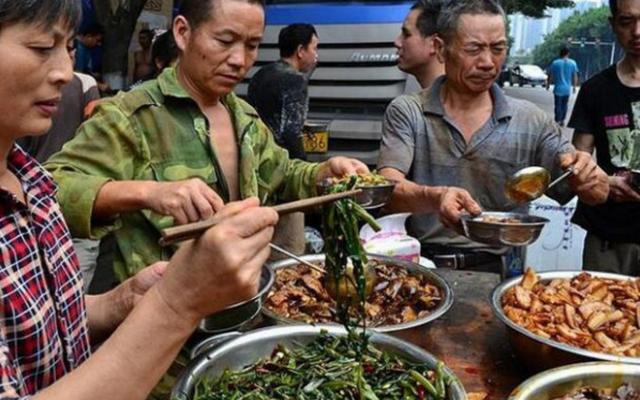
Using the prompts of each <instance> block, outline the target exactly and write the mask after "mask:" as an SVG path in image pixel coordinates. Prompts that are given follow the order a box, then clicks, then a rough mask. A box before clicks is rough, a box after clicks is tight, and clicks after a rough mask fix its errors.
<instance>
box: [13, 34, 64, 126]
mask: <svg viewBox="0 0 640 400" xmlns="http://www.w3.org/2000/svg"><path fill="white" fill-rule="evenodd" d="M72 37H73V33H72V32H70V31H69V30H68V28H67V27H66V26H65V25H64V24H63V23H58V24H56V25H54V26H53V28H52V29H44V28H43V27H42V26H39V25H28V24H23V23H17V24H12V25H8V26H6V27H3V28H2V29H0V135H1V136H3V137H4V138H7V137H9V138H12V139H17V138H19V137H22V136H27V135H36V134H42V133H45V132H46V131H47V130H49V128H50V127H51V118H52V117H53V115H54V114H55V113H56V111H57V109H58V104H59V102H60V96H61V89H62V86H63V85H65V84H66V83H68V82H69V81H70V80H71V79H72V77H73V68H72V63H71V55H70V45H71V43H72V42H71V40H72Z"/></svg>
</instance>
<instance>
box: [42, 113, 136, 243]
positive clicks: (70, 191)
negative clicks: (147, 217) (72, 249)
mask: <svg viewBox="0 0 640 400" xmlns="http://www.w3.org/2000/svg"><path fill="white" fill-rule="evenodd" d="M134 132H135V129H134V128H133V127H132V126H131V123H130V120H129V119H128V118H127V117H126V115H125V114H124V113H123V112H122V111H121V110H120V109H119V108H118V106H117V105H116V104H115V103H114V102H111V101H107V102H102V103H101V104H100V105H98V107H97V108H96V111H95V113H94V116H93V117H92V118H90V119H89V120H88V121H86V122H85V123H84V124H82V125H81V126H80V128H79V129H78V132H77V134H76V136H75V138H74V139H72V140H71V141H69V142H68V143H67V144H65V146H64V147H63V148H62V150H61V151H60V152H58V153H56V154H54V155H53V156H52V157H51V158H50V159H49V160H48V161H47V163H46V164H45V168H47V170H49V171H50V172H51V173H52V175H53V177H54V179H55V180H56V182H57V183H58V186H59V190H58V201H59V202H60V205H61V206H62V211H63V213H64V216H65V219H66V221H67V223H68V225H69V228H70V230H71V233H72V235H73V236H74V237H89V238H93V239H99V238H101V237H102V236H104V235H106V234H107V233H109V232H111V231H113V230H114V229H117V228H118V227H119V221H118V220H117V218H116V219H115V220H112V221H102V222H101V223H96V221H93V220H92V211H93V205H94V202H95V200H96V196H97V195H98V192H99V191H100V188H101V187H102V186H103V185H104V184H105V183H107V182H109V181H111V180H130V179H132V178H133V176H134V174H135V169H136V163H137V162H139V161H140V156H139V155H140V153H139V151H138V147H139V141H138V139H137V137H136V135H135V133H134Z"/></svg>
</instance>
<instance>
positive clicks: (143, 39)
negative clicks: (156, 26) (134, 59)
mask: <svg viewBox="0 0 640 400" xmlns="http://www.w3.org/2000/svg"><path fill="white" fill-rule="evenodd" d="M138 43H140V47H142V48H143V49H148V48H149V47H151V34H150V33H149V32H140V34H139V35H138Z"/></svg>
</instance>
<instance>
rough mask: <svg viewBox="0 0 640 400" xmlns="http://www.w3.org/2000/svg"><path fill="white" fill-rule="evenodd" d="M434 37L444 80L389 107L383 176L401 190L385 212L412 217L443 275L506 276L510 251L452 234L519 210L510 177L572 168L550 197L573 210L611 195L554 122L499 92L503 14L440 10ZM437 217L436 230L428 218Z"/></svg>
mask: <svg viewBox="0 0 640 400" xmlns="http://www.w3.org/2000/svg"><path fill="white" fill-rule="evenodd" d="M438 35H439V37H438V39H437V40H438V43H439V57H441V59H442V60H444V62H445V71H446V73H445V76H443V77H441V78H438V79H437V80H436V81H435V82H434V83H433V85H432V86H431V87H430V88H428V89H426V90H425V91H423V92H421V93H419V94H415V95H409V96H401V97H400V98H398V99H396V100H394V101H393V102H392V103H391V104H390V106H389V108H388V109H387V113H386V116H385V120H384V125H383V138H382V148H381V151H380V158H379V161H378V168H379V169H380V172H381V173H382V174H383V175H384V176H386V177H387V178H389V179H395V180H397V181H398V182H399V183H398V185H397V186H396V188H395V190H394V194H393V198H392V201H391V204H390V205H389V208H390V210H391V211H398V212H399V211H409V212H412V213H414V214H415V215H414V216H412V218H411V220H410V222H409V228H410V232H411V233H412V234H413V235H415V236H417V237H418V238H419V239H420V241H421V243H422V247H423V253H424V254H425V255H426V256H428V257H431V258H432V259H433V260H434V261H435V262H436V264H437V265H440V266H453V267H465V268H471V269H478V270H490V271H494V272H497V271H501V269H502V265H503V264H502V259H501V257H500V254H501V253H504V251H505V249H490V248H487V247H486V246H483V245H481V244H479V243H476V242H472V241H470V240H469V239H467V238H466V237H464V236H461V235H460V234H459V233H458V232H459V230H457V229H456V228H457V227H458V226H459V225H458V224H459V219H460V216H461V214H462V213H463V212H468V213H471V214H477V213H479V212H480V209H481V208H482V209H486V210H511V209H514V208H515V207H516V205H515V204H513V203H511V202H509V200H507V198H506V197H505V195H504V191H503V185H504V182H505V180H506V179H507V177H509V176H510V175H511V174H513V173H514V172H516V171H517V170H519V169H520V168H523V167H527V166H531V165H540V166H543V167H545V168H547V169H549V170H550V171H551V173H552V176H557V175H559V174H560V173H561V171H562V169H565V168H568V167H569V166H573V169H574V171H575V174H574V175H573V176H572V177H571V178H570V179H569V184H568V185H564V188H563V187H560V188H558V190H556V191H555V192H554V193H552V196H553V197H554V198H556V199H557V200H559V201H567V200H569V199H570V197H571V195H572V194H571V190H569V189H572V190H573V192H575V193H576V194H577V195H578V196H579V197H580V199H581V200H582V201H584V202H588V203H591V204H596V203H601V202H603V201H605V199H606V198H607V195H608V191H609V186H608V183H607V179H606V175H605V174H604V173H603V172H602V170H601V169H600V168H598V167H597V165H596V164H595V162H594V161H593V159H592V157H591V155H590V154H588V153H584V152H576V151H575V149H574V148H573V147H572V146H571V144H570V143H568V141H567V140H566V139H564V138H563V137H562V136H561V134H560V132H559V131H558V128H557V126H556V125H555V124H554V122H553V120H552V119H551V118H550V117H549V116H547V115H546V114H545V113H544V112H543V111H541V110H539V109H538V108H536V107H535V106H534V105H532V104H531V103H528V102H526V101H522V100H515V99H511V98H508V97H506V96H505V95H504V94H503V92H502V91H501V90H500V89H499V88H498V86H497V85H495V83H494V81H495V79H496V78H497V76H498V73H499V72H500V68H501V66H502V64H503V63H504V60H505V57H506V51H507V38H506V33H505V15H504V12H503V10H502V8H501V7H500V6H499V5H498V4H497V3H496V2H495V1H493V0H489V1H481V0H469V1H465V2H460V3H455V4H453V3H452V4H450V5H449V6H446V7H444V8H443V9H442V10H441V13H440V16H439V18H438ZM452 186H458V187H460V188H464V189H460V188H454V187H452ZM474 199H475V200H474ZM434 211H438V212H439V214H440V221H439V220H438V218H437V217H436V216H435V215H426V214H427V213H431V212H434ZM519 211H526V210H519Z"/></svg>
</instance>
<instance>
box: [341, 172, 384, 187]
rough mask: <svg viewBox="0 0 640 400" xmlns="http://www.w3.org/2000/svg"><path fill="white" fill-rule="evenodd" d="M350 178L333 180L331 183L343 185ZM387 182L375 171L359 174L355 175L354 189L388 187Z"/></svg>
mask: <svg viewBox="0 0 640 400" xmlns="http://www.w3.org/2000/svg"><path fill="white" fill-rule="evenodd" d="M351 179H353V178H352V176H346V177H344V178H333V183H334V184H335V183H345V182H349V181H350V180H351ZM388 184H389V180H387V178H385V177H384V176H382V175H380V174H378V173H377V172H376V171H373V172H369V173H367V174H359V175H356V187H367V186H380V185H388Z"/></svg>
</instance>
